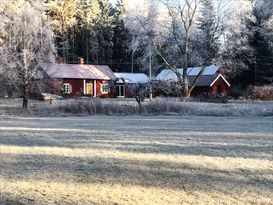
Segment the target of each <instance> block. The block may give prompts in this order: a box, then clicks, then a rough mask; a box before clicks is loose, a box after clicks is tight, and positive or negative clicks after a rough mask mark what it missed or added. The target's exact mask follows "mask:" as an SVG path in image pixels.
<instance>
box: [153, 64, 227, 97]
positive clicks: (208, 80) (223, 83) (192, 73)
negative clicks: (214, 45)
mask: <svg viewBox="0 0 273 205" xmlns="http://www.w3.org/2000/svg"><path fill="white" fill-rule="evenodd" d="M200 70H201V67H193V68H188V69H187V73H188V79H189V84H190V85H192V84H193V82H194V80H195V78H196V76H197V75H198V74H199V72H200ZM178 72H179V73H180V74H181V75H182V73H183V69H178ZM156 80H160V81H166V82H177V76H176V74H175V73H174V72H173V71H172V70H170V69H165V70H162V71H161V72H160V73H159V74H158V75H157V76H156ZM195 85H196V87H195V88H194V89H193V91H192V95H193V96H196V95H200V94H203V93H213V94H220V95H224V94H225V93H226V92H227V91H228V89H229V87H230V84H229V82H228V81H227V80H226V78H225V77H224V76H223V75H222V74H221V73H220V72H219V67H217V66H215V65H211V66H208V67H206V68H205V70H204V71H203V73H202V74H201V76H199V79H198V80H197V82H196V84H195Z"/></svg>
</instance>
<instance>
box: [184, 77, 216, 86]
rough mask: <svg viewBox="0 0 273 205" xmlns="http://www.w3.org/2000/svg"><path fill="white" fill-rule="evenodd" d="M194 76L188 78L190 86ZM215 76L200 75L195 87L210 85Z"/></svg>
mask: <svg viewBox="0 0 273 205" xmlns="http://www.w3.org/2000/svg"><path fill="white" fill-rule="evenodd" d="M195 78H196V76H189V84H190V85H192V84H193V81H194V79H195ZM215 78H216V76H215V75H201V76H199V79H198V80H197V81H196V84H195V85H196V86H210V85H211V83H212V82H213V81H214V80H215Z"/></svg>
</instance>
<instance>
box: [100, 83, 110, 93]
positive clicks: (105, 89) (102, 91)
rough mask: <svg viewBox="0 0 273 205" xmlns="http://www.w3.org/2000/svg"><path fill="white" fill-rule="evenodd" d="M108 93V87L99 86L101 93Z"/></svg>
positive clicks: (104, 85)
mask: <svg viewBox="0 0 273 205" xmlns="http://www.w3.org/2000/svg"><path fill="white" fill-rule="evenodd" d="M108 92H109V85H108V84H101V93H108Z"/></svg>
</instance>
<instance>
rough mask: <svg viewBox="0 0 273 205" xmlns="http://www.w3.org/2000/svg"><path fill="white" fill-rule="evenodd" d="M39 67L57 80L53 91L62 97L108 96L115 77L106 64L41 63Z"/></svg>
mask: <svg viewBox="0 0 273 205" xmlns="http://www.w3.org/2000/svg"><path fill="white" fill-rule="evenodd" d="M40 67H41V68H42V70H43V71H44V73H45V74H46V75H47V76H49V77H50V78H51V79H53V80H55V81H57V82H58V83H54V84H55V87H54V88H53V89H54V93H56V94H61V95H62V96H64V97H74V96H79V95H81V96H90V97H109V95H110V87H111V85H112V83H113V82H114V80H115V78H116V77H115V75H114V73H113V72H112V70H111V69H110V68H109V67H108V66H106V65H85V64H57V63H51V64H41V65H40ZM56 85H58V86H56ZM60 85H61V86H60Z"/></svg>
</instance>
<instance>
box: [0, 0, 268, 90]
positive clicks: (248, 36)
mask: <svg viewBox="0 0 273 205" xmlns="http://www.w3.org/2000/svg"><path fill="white" fill-rule="evenodd" d="M26 3H28V4H29V5H30V7H29V8H28V10H29V12H33V13H35V14H37V15H36V16H35V15H32V17H31V18H32V24H30V25H27V26H26V27H25V28H24V30H31V29H39V28H38V27H37V26H36V27H35V25H34V24H37V25H38V23H37V22H38V20H39V19H42V22H41V25H40V24H39V25H40V27H41V29H42V30H43V32H42V33H43V34H45V35H47V36H48V35H52V39H53V40H52V41H53V44H54V51H53V50H51V51H52V52H53V54H54V55H55V56H57V55H58V56H61V57H63V58H64V60H65V61H66V62H67V63H76V62H78V58H79V57H81V58H84V60H85V62H86V63H88V64H106V65H109V66H110V67H111V69H112V70H113V71H118V72H139V71H143V72H148V70H149V69H150V68H151V69H152V73H153V75H156V74H157V73H158V72H159V71H160V70H161V69H163V68H169V69H171V70H173V71H174V72H175V73H176V74H177V75H179V73H177V70H178V68H185V67H191V66H207V65H210V64H216V65H219V66H220V67H221V69H222V70H223V72H224V73H225V75H226V76H227V77H229V78H230V79H235V80H237V82H240V83H241V84H242V85H249V84H259V85H260V84H270V83H272V81H273V1H272V0H256V1H253V0H249V1H248V0H244V1H240V0H179V1H167V0H166V1H165V0H138V1H134V0H120V1H117V2H115V3H114V4H113V2H112V3H110V2H109V1H108V0H43V1H42V0H2V1H1V5H0V15H1V19H3V21H2V22H1V23H0V24H1V25H0V48H1V47H2V50H1V52H2V54H1V56H2V58H5V56H6V57H7V56H8V54H7V53H8V52H11V55H12V53H14V52H15V51H14V50H12V49H10V50H9V49H7V47H5V46H7V45H11V44H10V42H11V39H13V37H12V36H11V35H18V36H17V37H14V39H13V40H14V41H16V38H18V39H21V38H22V37H21V36H19V33H16V32H15V31H14V30H16V27H17V26H18V25H16V23H18V24H20V20H18V22H12V21H14V19H16V18H15V17H14V16H13V15H16V13H18V12H19V13H20V10H22V9H23V8H24V6H23V5H24V4H26ZM37 10H38V11H39V12H40V13H39V12H34V11H37ZM38 14H39V15H38ZM5 19H7V20H6V21H5ZM21 19H22V18H21ZM11 22H12V24H11ZM21 23H22V22H21ZM11 25H12V26H11ZM44 29H46V30H47V32H44ZM21 33H22V32H21ZM37 39H39V38H37ZM7 42H9V44H8V43H7ZM12 42H13V41H12ZM41 42H42V41H41ZM47 42H48V41H47ZM47 45H48V46H49V44H47ZM40 46H41V44H40ZM43 46H45V44H43ZM50 47H51V45H50ZM3 48H5V49H3ZM49 50H50V49H49ZM17 51H18V49H17ZM8 65H10V64H9V63H8V62H6V64H4V63H2V69H3V68H5V69H8V67H9V66H8ZM9 77H10V76H9ZM178 77H179V78H181V80H182V78H184V76H178Z"/></svg>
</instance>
